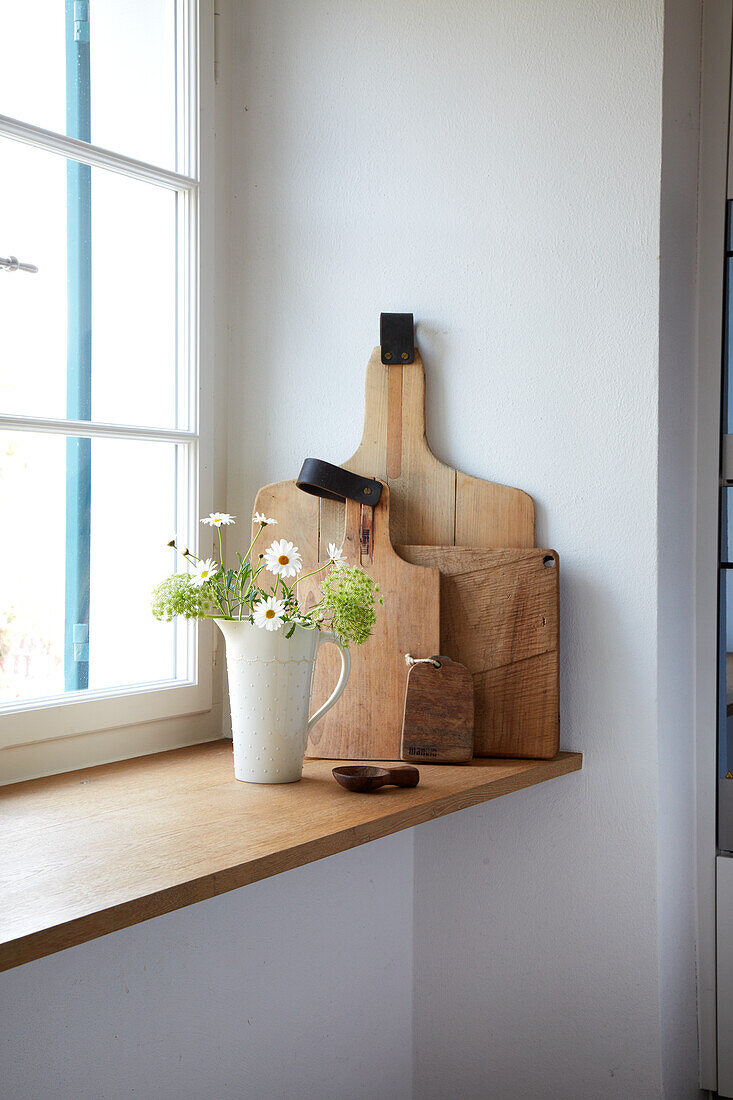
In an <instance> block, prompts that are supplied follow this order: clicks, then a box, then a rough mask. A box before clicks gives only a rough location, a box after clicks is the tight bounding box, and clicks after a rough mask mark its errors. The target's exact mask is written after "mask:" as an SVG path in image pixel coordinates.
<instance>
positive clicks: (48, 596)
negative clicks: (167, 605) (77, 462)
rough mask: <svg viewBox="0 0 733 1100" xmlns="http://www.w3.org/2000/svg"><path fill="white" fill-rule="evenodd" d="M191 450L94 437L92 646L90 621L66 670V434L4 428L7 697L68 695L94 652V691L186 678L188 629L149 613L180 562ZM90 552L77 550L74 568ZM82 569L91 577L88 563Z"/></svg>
mask: <svg viewBox="0 0 733 1100" xmlns="http://www.w3.org/2000/svg"><path fill="white" fill-rule="evenodd" d="M72 442H74V443H78V442H81V443H82V444H85V445H86V444H88V441H86V440H83V441H76V440H75V441H72ZM185 450H186V448H185V447H180V446H175V445H173V444H169V443H148V442H138V441H136V440H116V439H92V440H91V447H90V452H91V454H90V467H91V478H90V482H91V484H90V487H89V491H88V494H87V499H89V500H90V502H91V522H90V539H89V550H88V561H89V589H88V591H89V596H88V603H89V614H88V620H89V622H88V646H89V649H88V654H87V653H86V652H85V651H84V649H83V648H82V647H83V645H84V644H85V641H86V637H85V632H84V631H83V629H82V631H81V633H78V634H77V641H78V643H79V647H78V648H77V650H76V653H75V654H74V653H73V652H71V653H70V654H67V656H66V664H67V668H66V670H65V667H64V666H65V653H64V629H65V618H66V611H65V595H64V593H65V589H66V585H67V583H68V580H69V578H68V576H67V560H66V547H67V544H68V545H71V544H72V541H73V540H71V539H70V538H69V535H70V534H73V533H74V532H73V531H70V530H69V529H68V524H67V515H66V511H67V509H66V499H67V454H68V452H67V439H66V438H65V437H63V436H56V435H42V434H36V433H31V432H8V431H2V432H0V485H2V499H3V512H4V516H5V532H6V536H5V537H4V538H3V539H2V540H1V541H0V704H6V703H11V702H14V701H18V700H26V699H38V698H42V697H43V696H48V695H58V694H61V693H63V692H64V690H65V684H67V683H68V682H69V679H68V674H69V666H71V665H72V662H73V659H74V657H76V658H78V659H79V660H81V661H83V660H84V658H85V656H88V682H89V688H92V689H94V688H113V687H120V686H124V685H127V684H140V683H150V682H154V681H158V680H174V679H176V678H178V679H186V677H187V669H188V654H187V648H186V641H187V633H186V630H185V628H184V627H182V626H179V625H177V624H165V623H158V622H156V621H155V620H154V619H153V618H152V615H151V612H150V594H151V591H152V589H153V587H154V586H155V585H156V584H157V583H158V582H159V581H160V580H162V579H163V577H165V576H167V575H169V574H170V573H172V572H174V571H175V570H176V568H177V563H176V561H175V557H174V551H172V550H171V549H169V548H168V547H167V546H166V543H167V542H168V540H169V539H170V538H172V537H173V535H174V534H175V533H176V500H177V484H178V483H179V482H180V483H182V466H183V464H185V460H186V455H185ZM74 522H75V520H74V519H72V520H71V524H72V526H73V524H74ZM182 537H184V538H185V535H183V536H182ZM81 541H82V543H83V541H84V540H83V538H82V540H81ZM82 549H83V548H82ZM83 559H84V554H83V552H82V553H80V554H79V553H75V554H73V555H72V556H71V557H70V558H69V562H68V567H69V570H70V571H71V572H72V573H73V572H74V570H75V567H76V564H77V563H78V562H79V561H83ZM78 572H80V573H81V574H82V582H81V583H82V585H83V584H84V578H85V576H86V572H85V568H84V567H83V566H82V568H81V570H79V571H78ZM80 625H81V626H82V627H83V626H84V624H80ZM65 672H66V675H65Z"/></svg>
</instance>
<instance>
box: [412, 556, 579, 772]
mask: <svg viewBox="0 0 733 1100" xmlns="http://www.w3.org/2000/svg"><path fill="white" fill-rule="evenodd" d="M397 549H398V551H399V553H400V554H401V555H402V557H404V558H405V559H406V560H407V561H409V562H412V563H413V564H415V565H423V566H437V568H438V569H440V573H441V577H440V627H441V631H440V652H441V653H446V654H449V655H450V656H451V657H452V658H453V659H454V660H455V661H460V662H461V663H462V664H464V665H466V667H467V668H468V669H469V670H470V671H471V673H472V674H473V683H474V708H475V710H474V755H475V756H512V757H528V758H532V757H536V758H538V759H548V758H550V757H552V756H555V754H556V753H557V752H558V749H559V736H560V709H559V708H560V682H559V560H558V556H557V554H556V553H555V551H554V550H536V549H523V550H482V549H468V548H463V547H455V546H398V547H397Z"/></svg>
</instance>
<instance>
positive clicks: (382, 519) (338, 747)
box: [298, 485, 440, 760]
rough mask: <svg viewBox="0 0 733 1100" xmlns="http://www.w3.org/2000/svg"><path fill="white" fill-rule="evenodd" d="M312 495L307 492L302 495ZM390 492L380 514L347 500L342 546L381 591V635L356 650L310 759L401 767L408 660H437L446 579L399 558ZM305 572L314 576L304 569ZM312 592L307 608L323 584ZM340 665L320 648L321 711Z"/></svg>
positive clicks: (305, 595) (329, 649) (315, 734)
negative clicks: (387, 762)
mask: <svg viewBox="0 0 733 1100" xmlns="http://www.w3.org/2000/svg"><path fill="white" fill-rule="evenodd" d="M300 495H301V496H305V494H304V493H300ZM389 499H390V493H389V489H388V488H387V486H386V485H385V486H384V488H383V490H382V495H381V498H380V500H379V504H378V505H377V506H376V508H370V507H368V506H367V505H361V504H357V503H355V502H354V501H347V504H346V524H345V534H344V530H343V529H342V531H341V533H340V536H339V538H338V539H337V540H336V541H337V542H338V545H339V546H340V545H341V544H342V543H343V548H344V556H345V557H346V558H347V560H348V563H349V565H360V566H361V568H362V569H363V570H364V571H365V572H366V573H368V574H369V575H370V576H371V577H372V579H373V580H374V581H375V582H376V583H377V584H378V585H379V588H380V591H381V595H382V598H383V600H384V605H383V606H378V607H377V622H376V625H375V627H374V632H373V634H372V636H371V637H370V638H368V639H367V641H366V642H364V644H363V645H359V646H356V645H352V646H351V647H350V652H351V674H350V676H349V682H348V684H347V685H346V690H345V691H344V693H343V695H342V696H341V698H340V699H339V701H338V702H337V703H336V705H335V706H334V707H332V708H331V710H330V711H328V713H327V714H326V716H325V717H324V718H323V719H321V721H320V722H318V723H317V724H316V725H315V726H314V727H313V729H312V731H311V735H310V740H309V742H308V755H309V756H320V757H329V758H335V759H337V760H344V759H346V760H399V759H400V740H401V735H402V714H403V709H404V703H405V684H406V681H407V666H406V665H405V654H406V653H412V654H413V655H414V656H420V657H425V656H430V655H431V654H433V653H437V652H438V649H439V640H440V573H439V572H438V569H437V568H434V567H427V568H425V567H420V566H415V565H411V564H410V563H409V562H407V561H405V560H404V559H403V558H401V557H399V556H398V555H397V554H396V553H395V551H394V549H393V547H392V543H391V541H390V537H389ZM303 572H304V573H305V572H307V569H306V568H305V567H304V569H303ZM303 583H304V585H307V584H309V583H310V585H311V588H310V591H309V590H308V589H307V588H301V585H298V596H299V598H300V599H301V600H302V601H303V603H304V604H305V605H306V606H307V605H309V604H311V603H312V602H314V598H315V599H317V598H318V588H319V587H320V585H319V578H318V577H314V578H313V579H312V580H311V581H310V582H308V581H307V580H306V581H304V582H303ZM339 665H340V659H339V657H338V653H337V652H336V649H335V647H334V646H330V645H325V646H322V647H321V650H320V652H319V654H318V660H317V661H316V668H315V673H314V676H313V691H312V695H311V711H312V712H313V711H315V710H316V708H317V707H319V706H320V705H321V704H322V703H323V702H325V700H326V699H327V698H328V696H329V695H330V694H331V691H332V690H333V686H334V684H335V683H336V680H337V679H338V669H339Z"/></svg>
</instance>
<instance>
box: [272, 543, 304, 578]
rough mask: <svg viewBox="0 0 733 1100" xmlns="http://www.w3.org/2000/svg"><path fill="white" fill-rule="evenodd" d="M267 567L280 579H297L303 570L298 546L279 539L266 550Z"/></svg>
mask: <svg viewBox="0 0 733 1100" xmlns="http://www.w3.org/2000/svg"><path fill="white" fill-rule="evenodd" d="M265 565H266V566H267V568H268V569H269V570H270V572H271V573H274V574H275V575H276V576H278V577H296V576H297V575H298V573H300V571H301V569H302V568H303V559H302V557H301V556H300V551H299V550H298V547H297V546H293V544H292V542H288V541H287V539H280V541H279V542H278V540H277V539H275V541H274V542H273V544H272V546H268V548H267V550H265Z"/></svg>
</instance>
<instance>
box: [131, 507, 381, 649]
mask: <svg viewBox="0 0 733 1100" xmlns="http://www.w3.org/2000/svg"><path fill="white" fill-rule="evenodd" d="M235 519H236V517H235V516H231V515H229V514H228V513H227V512H212V513H211V515H209V516H207V517H205V518H204V519H202V520H201V522H202V523H204V524H206V525H207V526H209V527H215V528H217V530H218V534H219V558H220V561H221V562H222V563H223V561H224V548H223V543H222V536H221V529H222V527H226V526H229V525H230V524H233V523H234V522H235ZM254 523H255V525H256V527H257V531H256V533H255V536H254V538H253V539H252V542H251V543H250V546H249V549H248V550H247V553H246V554H245V555H244V556H242V554H239V553H238V554H237V555H236V558H237V567H236V568H233V569H226V568H225V567H224V565H223V564H219V563H218V562H216V561H214V560H213V559H212V558H199V557H197V556H196V554H193V553H192V552H191V551H190V550H188V549H186V550H180V548H179V547H178V546H177V545H176V541H175V539H172V540H171V542H169V543H168V545H169V546H171V547H173V548H174V549H175V550H176V551H177V552H178V553H180V554H181V555H182V557H183V559H184V560H185V561H186V563H187V564H188V567H189V571H187V572H185V573H174V574H173V575H172V576H170V577H167V578H166V580H164V581H161V583H160V584H159V585H157V587H156V588H155V589H154V591H153V603H152V610H153V615H154V616H155V618H156V619H161V620H165V621H166V622H170V620H171V619H174V618H175V617H176V616H178V615H182V616H183V617H184V618H186V619H234V620H238V621H239V622H250V623H252V625H253V626H256V627H259V628H260V629H263V630H282V629H284V630H285V631H286V634H285V637H286V638H290V637H292V635H293V633H294V632H295V628H296V627H297V626H300V627H302V628H303V629H305V630H320V629H321V628H322V627H323V628H325V629H328V630H333V631H334V633H336V634H338V635H339V637H340V638H341V641H342V642H343V644H344V645H347V646H348V645H351V644H353V645H360V644H361V643H362V642H365V641H366V639H367V638H368V637H369V635H370V634H371V632H372V628H373V626H374V623H375V622H376V617H377V616H376V611H375V608H374V605H375V603H376V602H377V601H378V602H379V603H380V604H381V603H382V598H381V596H380V595H379V586H378V585H376V584H375V583H374V582H373V580H372V579H371V577H370V576H369V575H368V574H367V573H365V572H364V571H363V570H362V569H360V568H359V567H358V566H353V567H351V566H349V565H348V563H347V561H346V559H345V558H344V556H343V548H342V547H337V546H336V545H335V544H334V543H329V546H328V554H329V558H328V561H327V562H326V563H325V564H324V565H321V566H319V567H318V568H317V569H313V570H311V571H310V572H309V573H305V574H303V575H302V576H301V575H300V573H301V570H302V568H303V559H302V556H301V554H300V551H299V550H298V547H297V546H294V545H293V543H292V542H289V541H288V540H287V539H275V540H274V542H273V543H272V544H271V545H270V546H268V548H267V549H266V550H265V551H264V553H261V554H260V555H259V558H258V563H257V565H255V566H253V565H252V553H253V550H254V547H255V544H256V543H257V540H258V539H259V537H260V535H261V534H262V532H263V531H264V529H265V528H266V527H270V526H271V525H273V524H276V523H277V520H275V519H269V518H268V517H267V516H264V515H263V514H262V513H261V512H256V513H255V515H254ZM263 572H264V573H270V574H272V575H273V576H274V578H275V583H274V584H271V585H270V586H269V588H266V587H262V582H263V581H266V577H264V576H263V575H262V574H263ZM319 573H325V576H324V577H323V580H322V581H321V585H320V599H318V600H317V601H316V602H315V603H314V604H312V605H311V606H310V607H308V608H305V607H303V606H301V603H300V602H299V600H298V596H297V593H296V591H295V588H296V586H297V585H298V583H299V582H302V581H304V580H306V578H309V577H313V576H315V575H316V574H319Z"/></svg>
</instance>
